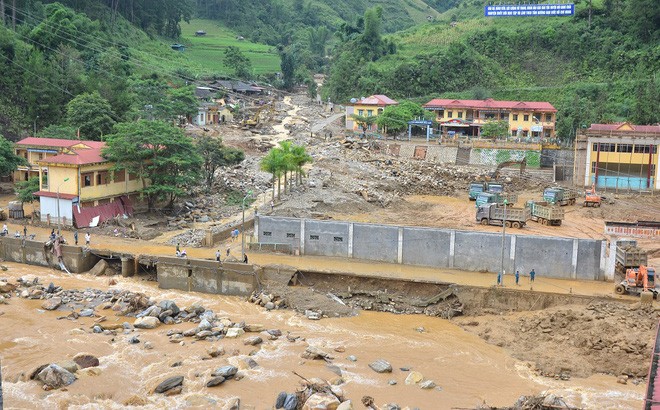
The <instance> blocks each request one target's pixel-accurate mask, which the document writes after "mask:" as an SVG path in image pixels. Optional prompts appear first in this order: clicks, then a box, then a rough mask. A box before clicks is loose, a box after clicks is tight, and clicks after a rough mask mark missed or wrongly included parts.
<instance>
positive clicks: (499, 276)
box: [497, 272, 502, 286]
mask: <svg viewBox="0 0 660 410" xmlns="http://www.w3.org/2000/svg"><path fill="white" fill-rule="evenodd" d="M501 285H502V272H497V286H501Z"/></svg>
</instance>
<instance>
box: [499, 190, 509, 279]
mask: <svg viewBox="0 0 660 410" xmlns="http://www.w3.org/2000/svg"><path fill="white" fill-rule="evenodd" d="M502 203H503V204H504V218H503V219H502V265H501V266H500V273H501V274H502V286H504V244H505V238H506V237H505V233H506V206H507V204H508V203H509V201H507V200H506V199H505V200H504V202H502Z"/></svg>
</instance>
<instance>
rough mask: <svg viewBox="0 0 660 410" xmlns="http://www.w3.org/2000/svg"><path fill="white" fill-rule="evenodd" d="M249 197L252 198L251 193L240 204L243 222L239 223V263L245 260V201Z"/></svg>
mask: <svg viewBox="0 0 660 410" xmlns="http://www.w3.org/2000/svg"><path fill="white" fill-rule="evenodd" d="M249 196H252V191H248V193H247V194H246V195H245V196H244V197H243V202H242V204H241V210H242V211H243V222H242V223H241V262H243V261H244V260H245V201H246V200H247V199H248V197H249Z"/></svg>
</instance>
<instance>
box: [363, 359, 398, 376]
mask: <svg viewBox="0 0 660 410" xmlns="http://www.w3.org/2000/svg"><path fill="white" fill-rule="evenodd" d="M369 367H371V370H373V371H375V372H376V373H392V365H391V364H389V363H388V362H387V361H386V360H383V359H378V360H376V361H375V362H372V363H369Z"/></svg>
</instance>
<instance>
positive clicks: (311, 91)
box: [306, 77, 318, 101]
mask: <svg viewBox="0 0 660 410" xmlns="http://www.w3.org/2000/svg"><path fill="white" fill-rule="evenodd" d="M306 83H307V96H308V97H309V99H310V100H312V101H314V99H315V98H316V95H317V94H318V87H317V86H316V81H314V77H309V78H308V79H307V81H306Z"/></svg>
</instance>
